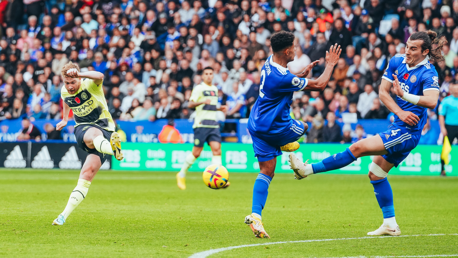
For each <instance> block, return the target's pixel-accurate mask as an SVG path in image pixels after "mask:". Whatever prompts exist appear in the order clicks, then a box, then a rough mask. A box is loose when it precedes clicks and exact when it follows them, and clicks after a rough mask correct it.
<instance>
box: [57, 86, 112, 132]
mask: <svg viewBox="0 0 458 258" xmlns="http://www.w3.org/2000/svg"><path fill="white" fill-rule="evenodd" d="M102 84H103V82H102V83H100V84H99V85H97V84H95V83H94V81H93V80H91V79H87V78H84V79H82V80H81V86H80V88H79V89H78V91H77V92H76V93H75V94H70V93H68V91H67V89H66V88H65V87H62V89H61V98H62V100H63V101H64V102H65V103H66V104H67V105H68V106H69V107H70V108H71V110H72V111H73V116H74V119H75V123H76V125H75V127H76V126H79V125H81V124H93V125H97V126H99V127H100V128H102V129H105V130H107V131H110V132H114V130H115V124H114V121H113V118H112V117H111V114H110V112H109V111H108V105H107V101H106V99H105V94H104V93H103V86H102Z"/></svg>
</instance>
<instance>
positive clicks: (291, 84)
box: [276, 73, 308, 92]
mask: <svg viewBox="0 0 458 258" xmlns="http://www.w3.org/2000/svg"><path fill="white" fill-rule="evenodd" d="M307 83H308V80H307V79H305V78H299V77H297V76H296V75H294V74H292V73H287V74H286V75H285V76H284V77H283V79H282V80H281V82H280V85H278V86H277V87H276V88H277V89H278V91H279V92H295V91H301V90H303V89H305V87H306V86H307Z"/></svg>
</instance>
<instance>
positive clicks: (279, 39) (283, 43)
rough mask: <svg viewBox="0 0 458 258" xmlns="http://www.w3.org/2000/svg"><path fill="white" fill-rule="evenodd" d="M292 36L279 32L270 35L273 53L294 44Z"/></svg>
mask: <svg viewBox="0 0 458 258" xmlns="http://www.w3.org/2000/svg"><path fill="white" fill-rule="evenodd" d="M294 38H295V37H294V34H293V33H291V32H287V31H279V32H276V33H274V34H273V35H272V37H271V38H270V42H271V45H272V51H273V52H279V51H282V50H283V49H285V48H287V47H290V46H292V45H293V44H294Z"/></svg>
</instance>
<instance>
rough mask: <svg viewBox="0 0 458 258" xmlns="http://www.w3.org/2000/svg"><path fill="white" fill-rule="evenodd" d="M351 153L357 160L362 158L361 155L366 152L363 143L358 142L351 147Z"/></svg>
mask: <svg viewBox="0 0 458 258" xmlns="http://www.w3.org/2000/svg"><path fill="white" fill-rule="evenodd" d="M350 151H351V153H352V154H353V156H355V157H356V158H358V157H360V156H361V154H362V153H363V152H364V147H363V146H362V144H361V143H359V142H357V143H355V144H352V145H351V146H350Z"/></svg>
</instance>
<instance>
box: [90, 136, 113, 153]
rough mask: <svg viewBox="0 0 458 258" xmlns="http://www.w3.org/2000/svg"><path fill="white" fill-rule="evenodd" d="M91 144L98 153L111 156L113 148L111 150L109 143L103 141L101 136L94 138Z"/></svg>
mask: <svg viewBox="0 0 458 258" xmlns="http://www.w3.org/2000/svg"><path fill="white" fill-rule="evenodd" d="M92 143H93V144H94V147H95V149H96V150H97V151H98V152H100V153H105V154H108V155H113V148H111V144H110V141H108V140H107V139H105V137H103V136H102V135H99V136H97V137H95V138H94V140H92Z"/></svg>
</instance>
